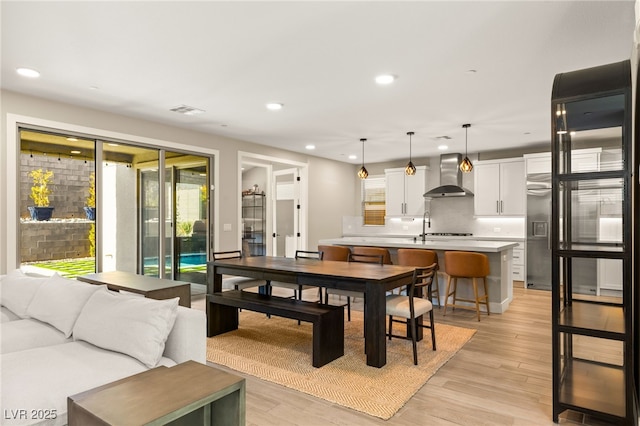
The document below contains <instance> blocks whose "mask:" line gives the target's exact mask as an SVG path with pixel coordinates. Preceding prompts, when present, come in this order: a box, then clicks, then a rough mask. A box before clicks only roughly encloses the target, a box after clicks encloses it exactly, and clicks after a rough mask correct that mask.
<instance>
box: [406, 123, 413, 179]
mask: <svg viewBox="0 0 640 426" xmlns="http://www.w3.org/2000/svg"><path fill="white" fill-rule="evenodd" d="M414 134H415V133H414V132H407V135H409V163H408V164H407V166H406V167H405V168H404V172H405V173H406V175H407V176H413V175H415V174H416V166H414V165H413V162H412V161H411V136H413V135H414Z"/></svg>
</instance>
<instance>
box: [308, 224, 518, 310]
mask: <svg viewBox="0 0 640 426" xmlns="http://www.w3.org/2000/svg"><path fill="white" fill-rule="evenodd" d="M319 244H323V245H341V246H348V247H355V246H371V247H385V248H387V249H389V252H390V253H391V260H392V262H394V263H395V262H396V260H397V255H396V253H397V249H399V248H421V249H427V250H434V251H436V252H437V253H438V263H439V266H440V272H439V275H440V279H439V280H438V281H439V287H440V298H441V300H440V302H441V304H442V305H444V297H445V293H446V289H447V275H446V274H445V272H444V270H445V268H444V252H445V251H447V250H460V251H472V252H478V253H484V254H486V255H487V256H488V257H489V268H490V271H491V272H490V275H489V276H488V277H487V285H488V287H489V306H490V308H491V313H503V312H505V311H506V310H507V309H509V304H510V303H511V300H513V282H512V278H511V260H512V258H511V256H512V251H513V248H514V247H516V246H517V245H518V243H516V242H506V241H489V240H476V239H472V238H466V237H460V238H430V237H429V238H428V239H427V240H426V241H422V240H421V239H420V238H417V239H414V238H410V237H404V238H385V237H373V236H372V237H342V238H331V239H324V240H320V242H319ZM463 281H464V280H463V279H459V282H460V283H461V284H462V282H463ZM458 295H459V297H462V298H473V295H472V289H471V286H470V285H468V286H467V285H459V286H458Z"/></svg>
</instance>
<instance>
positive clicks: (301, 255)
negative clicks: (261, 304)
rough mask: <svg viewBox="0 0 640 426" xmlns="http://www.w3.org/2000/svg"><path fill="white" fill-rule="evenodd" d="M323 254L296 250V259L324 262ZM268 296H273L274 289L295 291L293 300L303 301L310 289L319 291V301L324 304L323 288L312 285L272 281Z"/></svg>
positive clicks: (269, 285)
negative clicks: (303, 295) (305, 291)
mask: <svg viewBox="0 0 640 426" xmlns="http://www.w3.org/2000/svg"><path fill="white" fill-rule="evenodd" d="M322 257H323V252H321V251H308V250H296V254H295V258H296V259H316V260H322ZM267 286H268V294H271V290H272V287H279V288H286V289H290V290H293V298H294V299H298V300H302V292H303V291H304V290H309V289H314V288H317V289H318V297H319V299H318V301H319V302H322V287H316V286H312V285H301V284H296V283H286V282H281V281H270V282H268V283H267Z"/></svg>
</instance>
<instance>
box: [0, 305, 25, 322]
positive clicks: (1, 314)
mask: <svg viewBox="0 0 640 426" xmlns="http://www.w3.org/2000/svg"><path fill="white" fill-rule="evenodd" d="M19 319H21V318H20V317H19V316H17V315H16V314H14V313H13V311H11V310H10V309H9V308H7V307H5V306H0V323H3V322H9V321H15V320H19Z"/></svg>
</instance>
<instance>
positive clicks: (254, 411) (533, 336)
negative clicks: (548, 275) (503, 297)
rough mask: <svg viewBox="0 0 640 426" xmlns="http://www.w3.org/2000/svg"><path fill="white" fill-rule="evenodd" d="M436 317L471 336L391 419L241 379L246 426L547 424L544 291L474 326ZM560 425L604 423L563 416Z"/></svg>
mask: <svg viewBox="0 0 640 426" xmlns="http://www.w3.org/2000/svg"><path fill="white" fill-rule="evenodd" d="M441 284H442V283H441ZM309 295H311V292H309ZM310 297H311V296H310ZM330 303H331V301H330ZM193 307H194V308H198V309H204V300H203V298H201V297H198V298H195V299H194V302H193ZM355 307H356V308H358V304H357V303H356V305H355ZM443 311H444V308H437V307H436V308H435V314H436V327H437V323H446V324H452V325H457V326H460V327H467V328H475V329H477V330H478V331H477V333H476V334H475V336H474V337H473V338H472V339H471V341H469V342H468V343H467V344H466V345H465V346H464V347H463V348H462V349H461V350H460V351H459V352H458V353H457V354H456V355H454V356H453V358H452V359H451V360H450V361H449V362H448V363H447V364H445V365H444V366H443V367H442V368H441V369H440V370H439V371H438V372H437V373H436V374H435V375H434V376H433V377H432V378H431V379H430V380H429V381H428V382H427V383H426V384H425V385H424V386H423V387H422V388H421V389H420V390H419V391H418V392H417V393H416V394H415V395H414V396H413V398H411V399H410V400H409V402H407V404H406V405H405V406H404V407H403V408H401V409H400V411H398V413H396V415H395V416H394V417H392V418H391V419H389V420H387V421H384V420H380V419H378V418H375V417H371V416H369V415H366V414H363V413H360V412H357V411H354V410H350V409H347V408H343V407H340V406H337V405H334V404H331V403H329V402H327V401H324V400H321V399H318V398H315V397H312V396H309V395H306V394H303V393H301V392H297V391H294V390H291V389H288V388H285V387H283V386H280V385H276V384H273V383H269V382H266V381H263V380H260V379H257V378H255V377H253V376H247V375H244V376H245V377H246V379H247V425H248V426H253V425H259V426H263V425H282V426H286V425H304V426H313V425H355V426H359V425H383V424H384V425H407V426H409V425H411V426H415V425H553V424H554V423H553V422H552V420H551V417H552V414H551V410H552V408H551V404H552V400H551V391H552V384H551V379H552V377H551V293H550V292H547V291H540V290H526V289H524V288H522V287H521V286H517V287H514V300H513V302H512V304H511V306H510V308H509V310H508V311H507V312H505V313H504V314H501V315H500V314H493V315H491V316H489V317H487V316H486V314H483V316H482V318H481V319H482V320H481V321H480V322H478V321H477V320H476V316H475V312H473V311H468V310H462V309H457V310H456V311H455V312H451V311H449V312H448V313H447V316H443ZM211 365H214V366H216V367H219V368H222V369H225V370H228V369H226V368H225V367H222V366H219V365H217V364H211ZM229 371H232V370H229ZM236 374H238V373H237V372H236ZM241 375H242V374H241ZM560 424H571V425H574V424H586V425H605V424H608V423H603V422H601V421H599V420H597V419H593V418H589V417H587V416H583V415H582V414H579V413H572V412H568V413H565V414H563V415H562V416H561V421H560Z"/></svg>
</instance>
